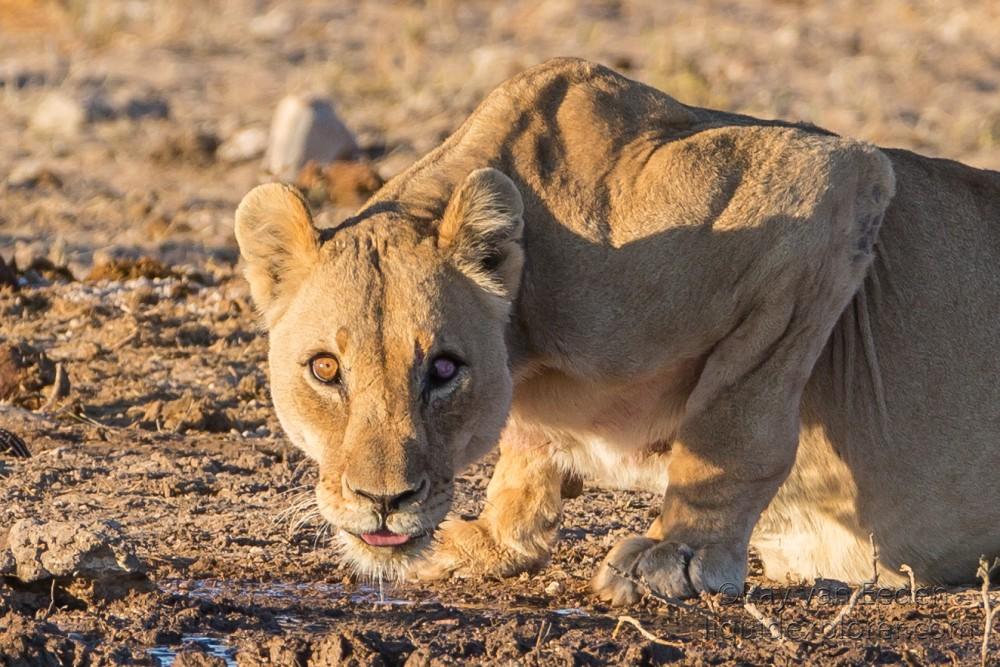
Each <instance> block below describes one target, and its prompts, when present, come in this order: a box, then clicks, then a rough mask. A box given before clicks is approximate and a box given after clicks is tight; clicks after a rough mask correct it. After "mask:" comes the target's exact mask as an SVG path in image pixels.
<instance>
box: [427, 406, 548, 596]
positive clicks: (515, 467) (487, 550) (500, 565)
mask: <svg viewBox="0 0 1000 667" xmlns="http://www.w3.org/2000/svg"><path fill="white" fill-rule="evenodd" d="M562 486H563V474H562V471H561V470H560V469H559V468H558V467H557V466H556V464H555V463H554V461H553V459H552V446H551V444H550V443H549V442H548V441H547V440H545V439H544V438H542V437H540V436H539V435H537V434H533V433H531V432H529V431H528V430H526V429H525V428H523V427H521V426H518V425H516V424H514V423H511V424H508V426H507V428H506V429H505V431H504V434H503V436H502V438H501V440H500V459H499V460H498V461H497V465H496V469H495V470H494V472H493V477H492V479H490V483H489V486H488V487H487V489H486V507H485V509H484V510H483V512H482V514H481V515H480V516H479V518H478V519H476V520H474V521H462V520H450V521H446V522H444V523H443V524H442V525H441V527H440V529H439V530H438V538H437V543H436V544H435V547H434V549H433V551H432V553H431V555H430V557H429V558H428V560H427V561H426V562H425V563H424V564H423V565H422V566H420V567H419V568H418V571H417V576H418V577H420V578H423V579H438V578H443V577H447V576H452V575H454V576H463V577H466V576H497V577H509V576H512V575H515V574H519V573H521V572H526V571H533V570H536V569H538V568H539V567H541V566H543V565H544V564H545V563H546V562H547V561H548V558H549V553H550V551H551V548H552V544H553V543H554V541H555V538H556V533H557V531H558V528H559V521H560V518H561V516H562V494H561V492H560V489H561V487H562Z"/></svg>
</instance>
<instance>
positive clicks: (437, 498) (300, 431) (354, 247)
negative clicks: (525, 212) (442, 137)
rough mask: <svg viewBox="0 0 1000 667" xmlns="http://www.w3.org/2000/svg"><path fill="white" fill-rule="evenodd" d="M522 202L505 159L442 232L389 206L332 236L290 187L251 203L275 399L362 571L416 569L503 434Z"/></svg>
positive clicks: (247, 213) (240, 215)
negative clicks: (456, 484)
mask: <svg viewBox="0 0 1000 667" xmlns="http://www.w3.org/2000/svg"><path fill="white" fill-rule="evenodd" d="M520 214H521V204H520V198H519V197H518V195H517V191H516V189H514V187H513V184H512V183H511V182H510V181H509V180H508V179H506V177H504V176H503V175H502V174H499V172H495V171H492V170H483V171H480V172H474V173H473V174H472V175H470V177H469V179H468V180H467V181H466V183H465V184H464V185H463V186H462V187H461V188H460V189H459V191H458V192H457V193H456V194H455V195H454V196H453V197H452V200H451V202H450V203H449V205H448V207H447V210H446V212H445V214H444V216H443V217H442V220H441V222H440V224H439V225H438V226H437V230H436V232H435V233H433V234H430V235H427V234H421V233H418V231H417V230H416V228H415V226H414V225H412V224H408V221H407V220H406V218H405V216H404V215H402V214H399V213H393V214H387V213H381V214H377V215H374V216H371V217H369V218H366V219H364V220H363V221H361V222H359V223H357V224H353V225H351V226H349V227H347V228H345V229H343V230H341V231H338V232H336V233H335V234H334V236H333V238H332V239H331V240H329V241H327V242H326V243H325V244H323V245H320V244H319V242H318V240H317V235H316V232H315V230H314V229H313V228H312V223H311V219H310V218H309V214H308V210H307V209H306V207H305V204H304V203H303V202H302V201H301V199H300V198H299V197H297V196H296V195H295V194H294V193H293V192H292V191H290V190H288V189H287V188H284V187H282V186H277V185H266V186H261V187H259V188H257V189H255V190H254V191H253V192H251V193H250V194H249V195H247V197H246V198H245V199H244V201H243V203H242V204H241V205H240V209H239V211H238V212H237V238H238V240H239V243H240V248H241V252H242V253H243V256H244V259H245V261H246V265H247V271H246V273H247V278H248V280H249V281H250V285H251V290H252V293H253V297H254V300H255V301H256V303H257V305H258V307H259V309H260V310H261V313H262V314H263V316H264V320H265V323H266V324H267V326H268V329H269V339H270V351H269V356H268V359H269V366H270V379H271V393H272V397H273V400H274V405H275V410H276V411H277V414H278V417H279V419H280V421H281V424H282V426H283V428H284V429H285V431H286V433H287V434H288V436H289V438H290V439H291V440H292V442H293V443H295V444H296V445H297V446H298V447H300V448H301V449H302V450H303V451H305V452H306V453H307V454H308V455H309V456H310V457H311V458H313V459H314V460H315V461H316V462H317V463H318V464H319V471H320V479H319V483H318V484H317V487H316V497H317V501H318V503H319V508H320V511H321V512H322V514H323V516H324V517H325V518H326V519H327V520H328V521H329V522H330V523H332V524H333V525H334V526H336V527H337V528H338V529H339V530H338V539H339V541H340V544H341V545H342V547H343V549H344V554H345V556H346V557H347V558H348V559H349V560H350V561H351V562H352V563H353V564H354V565H355V566H356V567H357V568H358V569H359V570H361V571H362V572H365V573H367V574H373V575H374V574H379V575H388V576H398V575H400V574H402V573H403V572H404V571H405V569H406V568H407V567H408V566H409V565H410V564H411V563H412V562H413V561H414V560H415V558H416V557H417V556H418V555H419V554H420V552H421V551H422V550H423V549H424V548H425V547H426V546H427V545H428V544H429V542H430V539H431V535H432V533H433V531H434V529H435V527H436V526H437V525H438V524H439V523H440V522H441V520H442V519H443V518H444V516H445V514H446V512H447V511H448V508H449V505H450V501H451V495H452V488H453V479H454V476H455V474H456V472H457V471H458V470H459V469H460V468H462V467H463V466H465V465H467V464H468V463H469V462H471V461H473V460H474V459H476V458H477V457H479V456H481V455H483V454H484V453H485V452H486V451H488V450H489V449H490V448H491V447H492V446H493V445H494V444H495V443H496V441H497V440H498V438H499V434H500V430H501V429H502V427H503V425H504V422H505V421H506V418H507V412H508V410H509V407H510V401H511V391H512V382H511V377H510V373H509V371H508V363H507V362H508V360H507V350H506V346H505V342H504V331H505V325H506V320H507V317H508V315H509V308H510V299H511V295H512V294H513V293H514V291H515V290H516V289H517V281H518V279H519V276H520V268H521V262H522V259H521V252H520V246H519V239H520V230H521V221H520Z"/></svg>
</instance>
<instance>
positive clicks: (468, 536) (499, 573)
mask: <svg viewBox="0 0 1000 667" xmlns="http://www.w3.org/2000/svg"><path fill="white" fill-rule="evenodd" d="M545 560H546V555H545V554H541V555H532V554H530V553H526V552H522V551H520V550H518V549H515V548H512V547H511V546H509V545H505V544H502V543H500V542H498V541H497V540H496V539H495V538H494V537H493V533H492V531H491V530H490V526H489V524H488V523H487V522H485V521H483V520H482V519H477V520H475V521H461V520H451V521H445V522H444V523H443V524H441V527H440V528H439V529H438V537H437V540H436V543H435V545H434V547H433V549H432V551H431V554H430V555H429V556H428V557H427V559H426V560H425V561H423V562H421V563H420V564H418V565H417V566H416V568H415V570H414V573H413V574H414V576H415V578H417V579H419V580H424V581H427V580H435V579H446V578H448V577H511V576H514V575H516V574H520V573H522V572H528V571H532V570H535V569H537V568H538V567H540V566H541V565H542V564H544V562H545Z"/></svg>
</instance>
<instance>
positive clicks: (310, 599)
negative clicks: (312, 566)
mask: <svg viewBox="0 0 1000 667" xmlns="http://www.w3.org/2000/svg"><path fill="white" fill-rule="evenodd" d="M160 589H161V590H163V591H164V592H165V593H171V594H174V595H182V596H186V597H190V598H194V599H198V600H204V601H206V602H212V603H215V604H219V603H228V604H232V603H235V604H238V605H245V606H247V607H248V608H250V609H255V608H256V609H261V608H263V609H266V610H267V611H268V612H270V614H272V616H271V617H272V618H273V619H274V623H276V624H277V626H278V627H279V628H281V630H283V631H285V632H302V631H305V632H309V633H323V632H329V631H331V630H332V629H333V628H334V626H335V625H336V624H337V622H338V621H336V620H334V619H335V618H342V616H341V614H342V609H343V607H342V606H341V607H340V608H339V609H338V605H337V603H338V602H340V603H343V602H349V603H351V604H353V605H358V606H359V607H367V608H369V609H371V608H372V607H376V608H385V609H386V610H389V609H407V608H409V609H416V610H423V609H425V608H426V609H427V611H429V612H431V613H439V612H440V610H441V609H442V608H443V609H452V610H454V611H457V612H459V613H470V614H476V615H482V616H486V617H494V616H503V615H508V614H511V613H513V612H519V611H520V612H537V613H543V614H544V613H549V614H553V615H555V616H558V617H562V618H586V617H589V616H590V615H591V614H590V612H588V611H586V610H585V609H582V608H580V607H564V608H557V609H552V608H548V609H546V608H544V607H534V606H519V605H513V606H506V605H504V606H500V607H496V608H493V607H490V606H488V605H487V606H484V605H483V604H481V603H479V604H477V603H472V602H465V601H444V600H441V599H440V598H438V597H435V596H433V595H430V594H424V595H421V594H419V593H418V594H417V595H415V596H413V597H412V598H404V597H398V593H399V592H403V591H398V590H394V589H391V588H390V589H385V588H384V589H382V590H379V588H378V587H376V586H368V585H353V586H350V585H347V586H345V585H344V584H340V583H302V582H280V581H279V582H274V581H271V582H252V581H234V580H227V579H194V580H192V579H169V580H166V581H161V582H160ZM324 609H326V610H333V611H334V612H335V613H336V615H335V616H328V615H327V614H326V613H324V611H323V610H324ZM183 641H184V642H185V643H189V642H194V643H197V644H200V645H201V646H203V647H205V649H206V650H207V651H209V652H210V653H212V655H218V656H220V657H223V658H225V659H226V661H227V664H233V665H235V664H236V662H235V660H234V659H233V656H234V654H235V651H234V650H233V649H232V647H230V646H229V645H227V644H226V643H225V641H224V640H220V639H217V638H213V637H208V636H196V635H190V636H187V635H185V637H184V640H183ZM148 651H149V654H150V655H151V656H152V657H154V658H156V659H157V660H159V664H160V666H161V667H167V666H168V665H171V664H173V661H174V658H175V657H176V655H177V649H176V647H175V648H170V647H167V646H157V647H154V648H151V649H149V650H148Z"/></svg>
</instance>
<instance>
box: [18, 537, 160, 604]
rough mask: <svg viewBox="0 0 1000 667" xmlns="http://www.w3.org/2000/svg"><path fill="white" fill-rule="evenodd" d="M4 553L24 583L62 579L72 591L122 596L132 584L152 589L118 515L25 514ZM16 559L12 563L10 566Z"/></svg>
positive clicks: (135, 587) (79, 594)
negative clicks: (60, 518) (81, 518)
mask: <svg viewBox="0 0 1000 667" xmlns="http://www.w3.org/2000/svg"><path fill="white" fill-rule="evenodd" d="M5 550H6V551H8V552H9V556H7V557H6V558H4V557H0V561H2V562H4V563H5V564H6V565H7V569H6V570H4V569H0V574H3V575H6V576H13V577H16V579H17V580H18V581H19V582H20V583H21V584H36V585H37V584H42V585H43V587H44V585H48V583H49V582H50V581H52V580H53V579H55V580H57V581H58V585H59V587H60V590H63V591H65V592H66V593H68V594H69V595H70V596H72V597H76V598H84V599H88V600H93V599H104V600H111V599H118V598H121V597H123V596H125V595H127V594H128V592H129V591H131V590H149V589H150V588H151V585H150V583H149V580H148V579H146V576H145V575H146V569H145V567H144V566H143V564H142V563H141V562H140V561H139V559H138V558H137V557H136V555H135V551H134V549H133V547H132V544H131V543H130V542H129V541H128V540H127V539H126V538H125V536H124V534H123V533H122V531H121V526H120V525H119V524H118V523H116V522H114V521H95V522H91V523H86V524H85V523H82V522H56V521H53V522H48V523H45V522H43V521H40V520H38V519H21V520H20V521H17V522H15V523H14V525H13V526H11V528H10V531H9V532H8V534H7V540H6V549H5ZM10 560H13V568H11V567H10V565H11V564H10Z"/></svg>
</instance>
